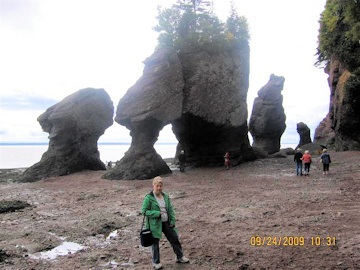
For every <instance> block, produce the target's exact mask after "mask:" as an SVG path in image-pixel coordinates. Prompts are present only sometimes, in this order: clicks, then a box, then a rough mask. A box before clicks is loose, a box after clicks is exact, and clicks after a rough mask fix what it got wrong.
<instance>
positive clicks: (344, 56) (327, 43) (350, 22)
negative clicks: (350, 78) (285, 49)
mask: <svg viewBox="0 0 360 270" xmlns="http://www.w3.org/2000/svg"><path fill="white" fill-rule="evenodd" d="M318 43H319V45H318V49H317V56H318V60H317V63H316V65H320V64H324V65H325V66H328V64H329V63H330V61H331V57H333V56H335V57H336V58H337V59H338V60H339V61H340V62H341V63H343V64H345V66H346V68H347V69H349V71H354V70H356V69H357V68H359V67H360V1H358V0H327V2H326V6H325V10H324V11H323V13H322V14H321V18H320V30H319V36H318Z"/></svg>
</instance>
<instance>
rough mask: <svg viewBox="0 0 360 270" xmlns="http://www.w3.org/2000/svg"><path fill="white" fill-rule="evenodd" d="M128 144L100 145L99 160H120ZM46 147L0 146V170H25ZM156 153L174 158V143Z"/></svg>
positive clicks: (157, 149) (161, 145)
mask: <svg viewBox="0 0 360 270" xmlns="http://www.w3.org/2000/svg"><path fill="white" fill-rule="evenodd" d="M129 147H130V144H115V145H108V144H105V145H104V144H100V145H98V149H99V152H100V159H101V160H102V161H103V162H104V163H105V162H108V161H117V160H120V159H121V158H122V157H123V156H124V154H125V152H126V151H127V150H128V149H129ZM47 149H48V145H0V169H13V168H27V167H30V166H32V165H34V164H35V163H37V162H39V161H40V159H41V156H42V155H43V154H44V153H45V152H46V151H47ZM155 150H156V152H157V153H158V154H159V155H160V156H161V157H162V158H172V157H174V156H175V151H176V143H174V144H155Z"/></svg>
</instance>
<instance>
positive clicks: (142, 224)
mask: <svg viewBox="0 0 360 270" xmlns="http://www.w3.org/2000/svg"><path fill="white" fill-rule="evenodd" d="M145 217H146V215H145V213H144V218H143V221H142V223H141V229H140V231H142V230H143V227H144V224H145ZM147 221H148V224H149V230H151V229H150V220H149V217H147Z"/></svg>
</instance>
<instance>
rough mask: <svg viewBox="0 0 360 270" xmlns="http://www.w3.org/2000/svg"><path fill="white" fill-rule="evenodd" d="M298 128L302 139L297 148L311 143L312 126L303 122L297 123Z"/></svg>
mask: <svg viewBox="0 0 360 270" xmlns="http://www.w3.org/2000/svg"><path fill="white" fill-rule="evenodd" d="M296 130H297V132H298V133H299V135H300V141H299V144H298V146H296V148H295V149H297V148H299V147H301V146H302V145H304V144H307V143H311V142H312V141H311V137H310V128H309V127H308V126H307V125H306V124H305V123H303V122H300V123H297V125H296Z"/></svg>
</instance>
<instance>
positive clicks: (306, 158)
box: [302, 150, 311, 176]
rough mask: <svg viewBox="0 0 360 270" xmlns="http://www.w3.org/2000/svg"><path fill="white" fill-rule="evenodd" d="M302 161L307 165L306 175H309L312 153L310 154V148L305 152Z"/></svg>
mask: <svg viewBox="0 0 360 270" xmlns="http://www.w3.org/2000/svg"><path fill="white" fill-rule="evenodd" d="M302 161H303V162H304V165H305V169H304V174H305V176H306V175H309V172H310V164H311V155H310V154H309V150H305V154H304V155H303V156H302Z"/></svg>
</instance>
